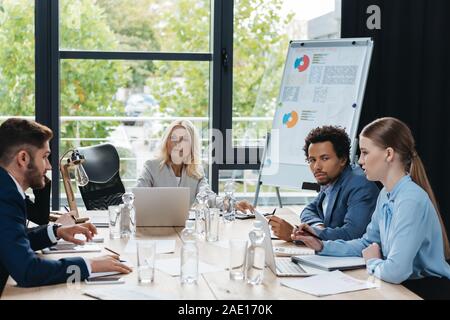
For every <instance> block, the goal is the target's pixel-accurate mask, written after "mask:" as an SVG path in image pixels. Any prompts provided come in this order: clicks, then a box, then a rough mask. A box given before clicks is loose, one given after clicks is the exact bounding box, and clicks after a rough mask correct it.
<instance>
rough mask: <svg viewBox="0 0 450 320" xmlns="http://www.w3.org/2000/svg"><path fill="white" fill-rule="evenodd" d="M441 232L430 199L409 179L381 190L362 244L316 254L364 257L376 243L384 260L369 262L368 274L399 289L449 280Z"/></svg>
mask: <svg viewBox="0 0 450 320" xmlns="http://www.w3.org/2000/svg"><path fill="white" fill-rule="evenodd" d="M442 239H443V237H442V230H441V225H440V223H439V218H438V216H437V212H436V210H435V208H434V206H433V203H432V202H431V200H430V198H429V197H428V194H427V193H426V192H425V191H424V190H423V189H422V188H421V187H419V186H418V185H417V184H416V183H414V182H413V181H412V179H411V177H410V176H409V175H407V176H405V177H403V178H402V179H400V180H399V181H398V182H397V184H396V185H395V187H394V188H393V189H392V191H391V192H387V191H386V189H385V188H384V189H383V190H381V192H380V194H379V196H378V200H377V205H376V208H375V212H374V213H373V215H372V220H371V222H370V224H369V225H368V226H367V230H366V233H365V234H364V235H363V237H362V238H361V239H355V240H350V241H344V240H335V241H324V242H323V250H322V251H320V252H319V253H318V254H320V255H328V256H331V255H332V256H359V257H361V256H362V250H363V249H365V248H366V247H367V246H369V245H371V244H372V243H377V244H378V245H379V246H380V247H381V251H382V256H383V258H382V259H375V258H374V259H369V260H368V261H367V272H368V273H369V274H373V275H375V276H376V277H378V278H380V279H381V280H384V281H387V282H391V283H401V282H403V281H405V280H407V279H420V278H424V277H427V276H435V277H446V278H449V279H450V265H449V264H448V263H447V262H446V261H445V257H444V244H443V240H442Z"/></svg>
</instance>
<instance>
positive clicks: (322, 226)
mask: <svg viewBox="0 0 450 320" xmlns="http://www.w3.org/2000/svg"><path fill="white" fill-rule="evenodd" d="M303 150H304V152H305V155H306V159H307V162H308V163H309V166H310V169H311V171H312V173H313V174H314V177H315V178H316V181H317V183H318V184H319V185H320V193H319V194H318V195H317V197H316V198H315V199H314V201H312V202H311V203H310V204H308V205H307V206H306V207H305V209H304V210H303V211H302V213H301V214H300V219H301V221H302V223H306V224H308V225H310V226H312V227H313V228H312V229H313V230H314V232H315V234H316V235H317V236H319V237H320V238H321V239H323V240H336V239H343V240H351V239H357V238H360V237H361V236H362V235H363V234H364V232H365V230H366V227H367V225H368V224H369V222H370V219H371V217H372V213H373V211H374V209H375V204H376V201H377V197H378V193H379V189H378V187H377V186H376V184H375V183H374V182H371V181H369V180H367V179H366V177H365V175H364V173H363V171H362V170H361V168H360V167H357V166H351V165H350V160H349V159H350V138H349V137H348V135H347V133H346V132H345V130H343V129H342V128H339V127H334V126H323V127H319V128H316V129H313V130H312V131H311V132H310V133H309V134H308V136H307V137H306V139H305V146H304V148H303ZM269 223H270V224H271V226H272V230H273V232H274V234H275V235H276V236H278V237H279V238H280V239H282V240H285V241H292V240H291V234H292V233H293V231H294V227H293V226H292V225H291V224H289V223H288V222H287V221H285V220H283V219H281V218H279V217H276V216H274V217H271V218H270V222H269Z"/></svg>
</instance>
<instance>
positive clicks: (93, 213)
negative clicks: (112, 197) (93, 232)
mask: <svg viewBox="0 0 450 320" xmlns="http://www.w3.org/2000/svg"><path fill="white" fill-rule="evenodd" d="M84 215H85V216H87V217H89V221H88V222H90V223H92V224H93V225H95V226H96V227H98V228H107V227H109V215H108V210H88V211H86V212H84Z"/></svg>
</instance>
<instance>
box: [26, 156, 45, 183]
mask: <svg viewBox="0 0 450 320" xmlns="http://www.w3.org/2000/svg"><path fill="white" fill-rule="evenodd" d="M26 179H27V182H28V183H27V184H28V185H29V186H30V188H32V189H42V188H44V187H45V180H44V177H43V176H42V174H41V173H40V172H39V170H38V168H37V166H36V164H35V163H34V159H31V162H30V163H29V164H28V166H27V172H26Z"/></svg>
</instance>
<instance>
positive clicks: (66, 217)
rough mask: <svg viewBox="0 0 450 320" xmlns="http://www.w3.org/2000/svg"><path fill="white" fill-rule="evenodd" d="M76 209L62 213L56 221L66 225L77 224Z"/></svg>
mask: <svg viewBox="0 0 450 320" xmlns="http://www.w3.org/2000/svg"><path fill="white" fill-rule="evenodd" d="M74 215H75V210H72V211H70V212H66V213H64V214H63V215H61V216H60V217H59V218H58V219H56V221H55V222H56V223H60V224H62V225H64V226H71V225H74V224H75V218H74Z"/></svg>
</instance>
